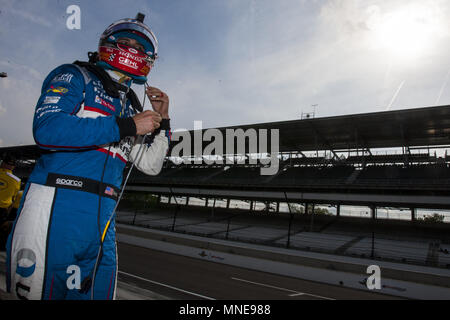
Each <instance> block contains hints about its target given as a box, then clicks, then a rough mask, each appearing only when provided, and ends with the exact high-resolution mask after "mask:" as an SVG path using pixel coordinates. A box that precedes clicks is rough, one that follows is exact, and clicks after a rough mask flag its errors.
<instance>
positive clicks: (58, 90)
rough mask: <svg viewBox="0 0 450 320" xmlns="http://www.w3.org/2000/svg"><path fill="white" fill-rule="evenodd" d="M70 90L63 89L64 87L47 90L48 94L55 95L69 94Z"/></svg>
mask: <svg viewBox="0 0 450 320" xmlns="http://www.w3.org/2000/svg"><path fill="white" fill-rule="evenodd" d="M68 91H69V90H68V89H67V88H63V87H56V88H55V87H53V86H51V87H50V89H48V90H47V93H49V92H54V93H59V94H64V93H67V92H68Z"/></svg>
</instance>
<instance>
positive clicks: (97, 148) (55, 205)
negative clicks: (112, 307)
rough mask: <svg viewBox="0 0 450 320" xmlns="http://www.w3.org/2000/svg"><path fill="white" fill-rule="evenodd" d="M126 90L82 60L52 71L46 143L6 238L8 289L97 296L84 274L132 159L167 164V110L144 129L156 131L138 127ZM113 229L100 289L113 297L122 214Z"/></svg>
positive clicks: (43, 121) (45, 107) (46, 96)
mask: <svg viewBox="0 0 450 320" xmlns="http://www.w3.org/2000/svg"><path fill="white" fill-rule="evenodd" d="M125 97H126V96H125V93H124V92H120V94H119V96H118V97H112V96H111V95H108V94H107V93H106V91H105V90H104V87H103V84H102V82H101V81H100V80H99V78H98V77H97V76H96V75H95V74H94V73H93V72H90V71H88V70H87V69H86V68H82V67H80V66H77V65H74V64H66V65H62V66H60V67H58V68H56V69H55V70H53V71H52V72H51V73H50V74H49V75H48V76H47V78H46V79H45V81H44V83H43V86H42V94H41V96H40V98H39V100H38V103H37V106H36V110H35V115H34V121H33V135H34V139H35V141H36V143H37V144H38V145H39V147H40V148H42V149H44V150H45V151H44V152H43V155H42V156H41V157H40V158H39V160H38V161H37V162H36V165H35V168H34V170H33V172H32V174H31V176H30V178H29V180H28V183H27V185H26V187H25V190H24V195H23V197H22V201H21V205H20V207H19V210H18V215H17V218H16V220H15V222H14V225H13V229H12V232H11V234H10V236H9V238H8V243H7V289H8V291H9V292H11V293H13V294H15V295H16V296H17V297H18V298H24V299H89V298H90V297H91V295H90V293H91V292H90V291H88V292H82V290H79V289H80V283H81V282H82V281H83V279H86V278H87V277H89V275H90V274H92V270H93V269H94V264H95V262H96V258H97V253H98V250H99V246H100V239H101V237H102V232H103V230H104V229H105V226H106V223H107V221H108V219H109V217H110V216H111V213H112V212H113V209H114V207H115V205H116V201H117V198H118V194H119V190H120V188H121V184H122V179H123V171H124V168H125V165H126V163H127V161H132V162H134V161H135V160H136V162H135V165H136V167H137V168H138V169H139V170H140V171H142V172H144V173H146V174H148V175H156V174H158V173H159V172H160V170H161V168H162V165H163V161H164V158H165V156H166V154H167V151H168V147H169V142H170V141H169V139H170V124H169V123H168V120H166V121H164V120H163V122H164V123H161V130H158V132H155V133H154V134H152V135H151V136H147V137H146V138H151V139H139V138H137V137H135V135H136V127H135V124H134V121H133V119H132V118H131V117H132V116H133V115H134V114H135V112H134V110H133V109H132V108H131V106H130V102H128V101H126V98H125ZM149 141H150V142H149ZM142 143H144V145H143V146H142V148H141V144H142ZM138 152H140V153H139V155H138ZM107 230H108V231H107V233H106V236H105V240H104V245H103V256H102V258H101V260H100V265H99V266H98V269H97V273H96V276H95V285H94V288H93V290H94V298H95V299H114V297H115V289H116V280H117V271H118V270H117V255H116V241H115V224H114V220H113V221H112V223H111V225H110V227H109V229H107Z"/></svg>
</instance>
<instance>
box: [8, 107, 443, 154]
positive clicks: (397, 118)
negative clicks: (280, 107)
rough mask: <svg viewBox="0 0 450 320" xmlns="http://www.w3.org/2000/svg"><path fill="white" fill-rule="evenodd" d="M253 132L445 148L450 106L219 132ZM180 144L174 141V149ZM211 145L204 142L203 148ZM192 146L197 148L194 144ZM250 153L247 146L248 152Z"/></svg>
mask: <svg viewBox="0 0 450 320" xmlns="http://www.w3.org/2000/svg"><path fill="white" fill-rule="evenodd" d="M252 128H253V129H255V130H259V129H269V130H270V129H279V133H280V152H295V151H315V150H335V151H337V150H349V149H350V150H354V149H363V148H368V149H372V148H395V147H404V146H408V147H421V146H423V147H426V146H430V147H432V146H438V145H439V146H442V145H450V106H440V107H428V108H419V109H408V110H397V111H388V112H377V113H366V114H355V115H344V116H337V117H327V118H316V119H306V120H293V121H283V122H271V123H260V124H250V125H241V126H234V127H222V128H218V129H219V130H220V131H221V132H222V134H223V135H224V137H225V132H226V129H235V130H236V129H243V130H244V131H246V130H248V129H252ZM204 130H206V129H204ZM190 135H191V139H192V140H191V141H192V142H193V141H194V131H190ZM269 141H270V135H269ZM177 143H178V142H175V141H172V143H171V147H173V146H174V145H176V144H177ZM209 143H210V142H203V144H204V146H203V147H206V146H207V145H208V144H209ZM191 145H192V148H194V143H191ZM248 150H249V148H248V146H247V147H246V152H248ZM3 152H13V153H14V154H16V155H18V156H22V157H23V158H28V159H35V158H37V156H38V154H39V148H38V147H37V146H35V145H30V146H16V147H7V148H0V153H3ZM235 152H236V150H235ZM193 153H194V152H193V151H192V154H193Z"/></svg>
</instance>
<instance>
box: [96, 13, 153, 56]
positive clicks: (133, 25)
mask: <svg viewBox="0 0 450 320" xmlns="http://www.w3.org/2000/svg"><path fill="white" fill-rule="evenodd" d="M126 30H129V31H135V32H132V33H133V34H136V32H137V33H138V34H139V33H140V34H142V35H143V36H144V37H145V38H147V41H145V42H149V44H151V48H150V46H149V50H148V51H150V52H152V55H156V54H157V52H158V41H157V40H156V37H155V35H154V34H153V32H152V31H151V30H150V29H149V28H148V27H146V26H145V25H143V24H142V23H139V22H134V21H124V22H122V23H120V22H119V23H116V24H114V25H112V26H110V27H109V28H108V29H107V30H106V31H105V33H104V35H105V36H106V37H109V36H111V35H114V34H116V33H122V32H124V31H126ZM143 44H144V43H143ZM146 49H147V48H146Z"/></svg>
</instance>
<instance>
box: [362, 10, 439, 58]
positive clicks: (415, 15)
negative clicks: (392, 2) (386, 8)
mask: <svg viewBox="0 0 450 320" xmlns="http://www.w3.org/2000/svg"><path fill="white" fill-rule="evenodd" d="M368 11H369V14H370V19H369V22H368V28H369V30H370V31H371V33H370V41H371V43H372V45H373V46H374V47H376V48H378V49H381V50H382V51H383V52H384V53H386V54H390V55H393V56H396V57H398V58H402V59H409V58H417V57H419V56H421V55H422V54H423V53H424V52H426V51H427V50H431V49H432V46H433V44H434V42H435V41H434V39H436V36H437V35H438V33H439V32H440V31H442V27H441V24H440V19H439V14H437V13H436V10H435V9H434V8H433V7H429V6H424V5H407V6H403V7H400V8H397V9H395V10H392V11H391V12H388V13H381V11H380V9H379V7H377V6H373V7H370V8H369V9H368Z"/></svg>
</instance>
